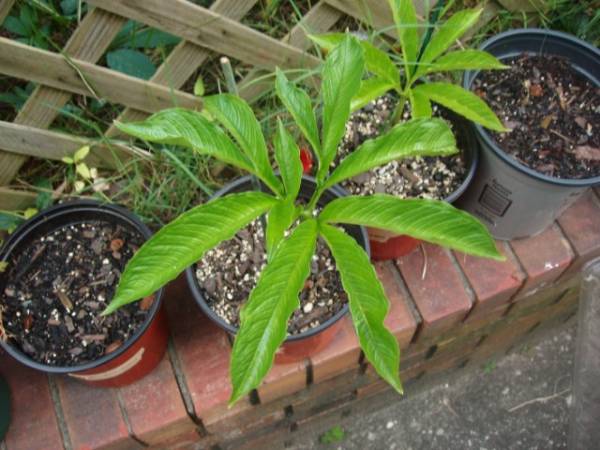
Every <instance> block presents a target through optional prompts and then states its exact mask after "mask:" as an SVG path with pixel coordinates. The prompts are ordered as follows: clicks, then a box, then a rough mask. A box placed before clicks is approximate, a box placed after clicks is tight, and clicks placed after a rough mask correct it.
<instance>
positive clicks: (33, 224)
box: [0, 200, 164, 374]
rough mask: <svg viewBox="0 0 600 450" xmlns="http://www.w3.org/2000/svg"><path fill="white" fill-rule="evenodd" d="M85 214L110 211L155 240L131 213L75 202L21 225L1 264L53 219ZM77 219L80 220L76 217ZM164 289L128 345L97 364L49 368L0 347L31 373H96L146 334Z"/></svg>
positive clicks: (5, 248) (5, 247) (0, 257)
mask: <svg viewBox="0 0 600 450" xmlns="http://www.w3.org/2000/svg"><path fill="white" fill-rule="evenodd" d="M82 210H85V211H99V212H103V211H109V212H110V214H112V215H116V216H119V217H121V218H123V219H125V220H126V221H127V222H129V223H130V224H131V225H132V226H133V227H134V228H136V229H137V231H139V232H140V233H141V234H142V236H143V237H144V239H145V240H148V239H149V238H150V237H151V236H152V231H150V228H148V226H147V225H146V224H144V223H143V222H142V221H141V220H140V219H139V218H138V217H137V216H136V215H135V214H133V213H132V212H131V211H129V210H128V209H126V208H124V207H122V206H118V205H112V204H107V203H100V202H98V201H95V200H74V201H70V202H67V203H62V204H59V205H54V206H51V207H50V208H47V209H45V210H43V211H40V212H38V213H37V214H36V215H35V216H33V217H31V218H30V219H28V220H26V221H25V222H24V223H22V224H21V225H19V226H18V227H17V228H16V229H15V231H14V232H13V233H12V234H11V235H10V237H9V238H8V239H7V241H6V242H5V243H4V245H3V246H2V248H1V249H0V261H6V260H7V259H8V257H9V256H10V254H11V252H12V250H13V249H14V247H15V246H16V245H17V244H19V243H21V241H23V240H25V239H27V237H28V235H29V234H30V233H31V232H32V231H34V230H35V229H36V228H37V227H38V226H39V225H41V224H44V223H46V222H48V221H49V220H51V219H54V218H56V217H60V216H63V215H69V214H72V213H78V212H80V211H82ZM75 219H77V216H75ZM163 292H164V287H163V288H160V289H159V290H157V291H156V292H155V293H154V296H155V298H154V302H153V303H152V307H151V308H150V310H149V311H148V315H147V317H146V320H145V321H144V323H143V324H142V325H141V326H140V327H139V328H138V329H137V330H136V332H135V333H134V334H133V336H131V337H130V338H129V339H128V340H127V341H125V342H124V343H123V345H121V346H120V347H119V348H118V349H117V350H115V351H114V352H112V353H109V354H108V355H103V356H102V357H101V358H98V359H96V360H94V361H90V362H87V363H85V364H81V365H78V366H50V365H47V364H42V363H39V362H37V361H34V360H33V359H31V358H30V357H29V356H27V355H26V354H24V353H23V352H21V351H19V350H18V349H16V348H15V347H14V346H12V345H9V343H8V342H4V341H2V340H1V339H0V347H1V348H3V349H4V350H5V351H6V352H7V353H8V354H9V355H11V356H12V357H13V358H15V359H16V360H17V361H19V362H21V363H22V364H25V365H26V366H29V367H31V368H32V369H36V370H40V371H42V372H46V373H58V374H66V373H76V372H85V371H87V370H91V369H96V368H98V367H100V366H102V365H103V364H105V363H107V362H109V361H112V360H114V359H115V358H117V357H118V356H120V355H122V354H123V353H125V352H126V351H127V350H129V349H130V348H131V347H132V346H133V345H134V344H135V343H136V342H137V341H138V340H139V339H140V338H141V337H142V336H143V335H144V333H145V332H146V330H147V329H148V327H149V326H150V324H151V323H152V321H153V320H154V318H155V316H156V314H157V312H158V311H159V308H160V306H161V303H162V296H163Z"/></svg>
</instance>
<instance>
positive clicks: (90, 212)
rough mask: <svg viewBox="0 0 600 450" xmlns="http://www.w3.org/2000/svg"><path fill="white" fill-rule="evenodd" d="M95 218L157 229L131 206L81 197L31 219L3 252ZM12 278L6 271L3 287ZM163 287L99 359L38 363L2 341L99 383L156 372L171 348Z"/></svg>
mask: <svg viewBox="0 0 600 450" xmlns="http://www.w3.org/2000/svg"><path fill="white" fill-rule="evenodd" d="M89 220H101V221H108V222H113V223H115V222H116V223H119V224H121V225H122V226H125V227H129V228H133V229H135V230H137V231H138V232H140V233H141V234H142V235H143V236H144V238H145V239H149V238H150V236H152V232H151V231H150V229H148V227H147V226H146V225H144V224H143V223H142V222H141V221H140V220H139V219H138V218H137V217H136V216H134V215H133V214H132V213H131V212H129V211H128V210H126V209H124V208H121V207H119V206H115V205H103V204H101V203H98V202H95V201H76V202H72V203H67V204H64V205H58V206H54V207H52V208H49V209H47V210H45V211H43V212H41V213H39V214H37V215H35V216H34V217H32V218H31V219H29V220H28V221H26V222H25V223H23V224H22V225H21V226H20V227H19V228H17V230H15V232H14V233H13V234H12V235H11V236H10V238H9V239H8V241H7V242H6V244H5V245H4V247H3V249H2V252H1V253H0V261H7V260H8V259H9V258H10V256H11V255H12V254H14V253H18V252H22V251H23V249H24V248H26V247H27V245H29V243H30V242H31V241H32V240H33V239H35V238H37V237H39V236H43V235H45V234H48V233H51V232H52V231H53V230H55V229H57V228H60V227H63V226H65V225H70V224H76V223H81V222H85V221H89ZM6 282H7V280H6V279H4V278H2V277H1V276H0V289H4V286H5V284H6ZM162 295H163V289H160V290H158V291H157V292H156V293H155V294H154V302H153V303H152V306H151V307H150V310H149V311H148V315H147V317H146V320H145V322H144V323H143V324H142V325H141V326H140V327H139V329H138V330H137V331H136V332H135V333H134V334H133V336H131V337H130V338H129V340H127V341H126V342H124V343H123V345H121V346H120V347H118V348H117V349H116V350H114V351H113V352H111V353H108V354H105V355H103V356H102V357H100V358H99V359H97V360H95V361H91V362H88V363H85V364H82V365H79V366H73V367H58V366H50V365H46V364H41V363H38V362H36V361H34V360H32V359H31V358H30V357H29V356H27V355H26V354H25V353H23V352H21V351H20V350H19V349H18V348H16V347H15V346H13V345H12V344H11V343H10V340H8V341H6V342H4V341H2V340H1V339H0V346H2V348H4V350H5V351H6V352H7V353H9V354H10V355H11V356H12V357H14V358H15V359H17V360H18V361H19V362H21V363H22V364H25V365H26V366H29V367H31V368H33V369H36V370H40V371H42V372H47V373H57V374H65V375H69V376H71V377H74V378H76V379H78V380H81V381H84V382H86V383H88V384H90V385H93V386H99V387H119V386H124V385H127V384H131V383H133V382H134V381H137V380H139V379H140V378H142V377H144V376H145V375H147V374H148V373H150V372H151V371H152V370H153V369H154V368H155V367H156V366H157V365H158V363H159V362H160V360H161V359H162V357H163V355H164V354H165V351H166V348H167V342H168V338H169V331H168V327H167V321H166V317H165V313H164V311H163V307H162Z"/></svg>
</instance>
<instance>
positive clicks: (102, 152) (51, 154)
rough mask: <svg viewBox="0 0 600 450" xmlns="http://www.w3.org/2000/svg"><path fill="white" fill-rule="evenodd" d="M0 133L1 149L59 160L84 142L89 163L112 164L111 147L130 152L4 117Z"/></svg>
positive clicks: (95, 165)
mask: <svg viewBox="0 0 600 450" xmlns="http://www.w3.org/2000/svg"><path fill="white" fill-rule="evenodd" d="M0 136H2V148H3V149H4V150H6V151H8V152H14V153H18V154H22V155H26V156H35V157H38V158H45V159H55V160H60V159H61V158H62V157H63V156H72V155H73V153H74V152H76V151H77V150H78V149H79V148H81V147H83V146H84V145H89V146H90V147H92V151H91V152H90V154H89V156H88V157H87V158H86V162H87V163H88V164H89V165H90V166H93V167H110V168H114V167H115V164H114V163H113V164H111V161H112V158H111V156H112V155H111V153H112V151H117V152H118V153H119V154H121V153H132V152H131V151H130V149H129V148H127V147H125V146H123V145H121V144H118V143H116V142H115V143H111V146H110V147H111V148H109V147H108V145H107V144H105V143H102V142H99V141H97V140H94V139H86V138H82V137H77V136H73V135H70V134H65V133H57V132H56V131H49V130H45V129H42V128H36V127H30V126H28V125H20V124H17V123H11V122H4V121H0Z"/></svg>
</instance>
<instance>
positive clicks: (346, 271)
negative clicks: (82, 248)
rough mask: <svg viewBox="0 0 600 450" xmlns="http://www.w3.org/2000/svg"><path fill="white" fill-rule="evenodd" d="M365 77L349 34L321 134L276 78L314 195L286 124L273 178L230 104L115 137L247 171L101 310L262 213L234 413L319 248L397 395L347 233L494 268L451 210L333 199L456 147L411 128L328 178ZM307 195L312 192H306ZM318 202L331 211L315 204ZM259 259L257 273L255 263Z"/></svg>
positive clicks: (330, 74)
mask: <svg viewBox="0 0 600 450" xmlns="http://www.w3.org/2000/svg"><path fill="white" fill-rule="evenodd" d="M363 68H364V58H363V50H362V48H361V46H360V44H359V43H358V42H357V41H356V39H355V38H353V37H352V36H349V35H348V36H346V37H345V38H344V40H343V41H342V42H341V43H340V45H339V46H338V47H336V48H335V49H334V50H333V51H331V52H330V54H329V56H328V58H327V60H326V62H325V64H324V67H323V69H322V85H321V89H322V111H323V117H322V127H321V130H320V133H319V129H318V126H317V120H316V118H315V114H314V111H313V108H312V105H311V101H310V98H309V96H308V94H307V93H306V92H305V91H303V90H302V89H300V88H299V87H297V86H295V85H294V84H293V83H291V82H289V81H288V80H287V79H285V76H284V75H283V73H281V72H278V74H277V77H278V85H279V96H280V98H281V100H282V102H283V103H284V105H285V106H286V108H287V109H288V111H289V112H290V114H291V116H292V117H293V119H294V120H295V122H296V124H297V125H298V128H299V129H300V131H301V132H302V133H303V134H304V136H305V138H306V139H307V141H308V142H310V144H311V146H312V148H313V149H314V150H315V154H316V156H317V158H316V161H315V164H316V165H317V167H318V168H317V171H316V177H315V179H314V182H311V183H310V185H308V184H307V183H306V182H304V183H303V181H302V167H301V162H300V152H299V149H298V146H297V145H296V143H295V142H294V139H293V137H292V136H291V135H290V133H289V132H288V131H287V130H286V128H285V127H284V126H283V124H282V123H281V122H280V123H279V126H278V128H277V133H276V136H275V139H274V153H275V159H276V161H277V164H278V166H279V171H280V173H279V175H277V174H276V173H275V172H274V171H273V169H272V166H271V162H270V159H269V152H268V149H267V145H266V143H265V139H264V138H263V135H262V132H261V129H260V125H259V123H258V121H257V120H256V118H255V117H254V114H253V113H252V110H251V109H250V107H249V106H248V105H247V104H246V103H245V102H244V101H243V100H241V99H240V98H238V97H236V96H233V95H230V94H220V95H215V96H211V97H207V98H205V99H204V105H205V108H206V112H205V113H199V112H195V111H189V110H184V109H180V108H175V109H168V110H164V111H161V112H158V113H156V114H154V115H153V116H151V117H150V118H148V119H147V120H145V121H143V122H138V123H130V124H118V126H119V128H120V129H121V130H122V131H124V132H126V133H129V134H131V135H133V136H136V137H138V138H141V139H145V140H151V141H153V142H158V143H169V144H179V145H183V146H186V147H189V148H192V149H194V150H195V151H198V152H201V153H203V154H208V155H212V156H214V157H216V158H219V159H221V160H223V161H226V162H228V163H230V164H233V165H236V166H237V167H239V168H242V169H244V170H246V171H248V172H250V174H252V175H253V177H254V179H255V183H254V187H253V186H252V183H250V186H248V184H245V185H243V187H240V189H241V190H242V192H234V193H230V194H227V195H223V196H220V197H218V198H214V199H212V200H211V201H209V202H208V203H206V204H203V205H200V206H196V207H194V208H192V209H191V210H189V211H188V212H186V213H184V214H182V215H181V216H180V217H178V218H177V219H175V220H173V221H172V222H171V223H169V224H168V225H166V226H165V227H164V228H162V229H161V230H160V231H159V232H157V233H156V234H155V235H154V237H153V238H152V239H151V240H149V241H148V242H146V243H145V244H144V245H143V246H142V247H141V248H140V249H139V251H138V252H137V253H136V254H135V256H134V257H133V258H132V259H131V261H130V262H129V264H128V265H127V267H126V269H125V272H124V273H123V276H122V277H121V280H120V282H119V287H118V289H117V292H116V294H115V296H114V298H113V300H112V302H111V303H110V305H109V307H108V308H107V310H106V311H105V314H106V315H108V314H111V313H113V312H115V311H117V310H118V309H119V308H120V307H122V306H124V305H127V304H129V303H132V302H135V301H136V300H138V299H140V298H143V297H144V296H146V295H149V293H151V292H154V291H155V290H156V289H158V288H160V286H162V285H164V284H165V283H166V282H168V281H169V280H172V279H174V278H175V277H176V276H177V275H178V274H179V273H180V272H182V271H183V270H185V269H186V268H187V267H189V266H191V265H193V264H194V263H196V262H197V261H199V260H200V259H201V258H202V257H203V255H205V254H206V253H207V252H208V251H209V250H210V249H212V248H214V247H215V246H217V245H219V244H220V243H222V242H223V241H227V240H229V239H231V238H234V236H236V233H238V231H239V230H240V229H243V228H244V227H246V226H248V225H249V224H251V223H252V222H255V221H256V220H257V219H258V221H261V220H262V219H261V218H262V217H264V216H265V215H266V223H265V224H264V225H263V226H264V228H265V229H264V234H265V237H264V240H265V244H264V248H265V249H266V264H265V265H264V267H261V270H260V275H259V276H258V277H257V278H258V280H257V282H256V286H254V288H253V289H252V290H251V292H250V294H249V296H248V299H247V301H246V303H245V304H244V306H243V307H242V308H241V310H240V312H239V318H240V325H239V328H238V329H237V332H236V336H235V342H234V345H233V351H232V355H231V365H230V374H231V381H232V385H233V390H232V394H231V399H230V402H231V403H232V404H233V403H235V402H236V401H237V400H239V399H240V398H241V397H242V396H244V395H246V394H247V393H248V392H250V391H251V390H252V389H254V388H256V387H257V386H258V385H259V384H260V382H261V380H262V379H263V378H264V376H265V375H266V374H267V372H268V371H269V369H270V367H271V365H272V364H273V360H274V356H275V353H276V351H277V349H278V347H279V346H280V345H281V344H282V343H283V342H284V341H285V340H286V337H287V335H288V320H289V319H290V317H291V316H292V314H293V313H294V311H295V310H297V309H298V308H299V306H300V302H299V298H298V297H299V294H301V292H302V291H304V290H305V289H308V290H311V289H312V287H311V286H310V285H309V284H307V283H306V280H307V276H308V275H309V273H310V272H311V261H313V257H314V255H315V249H316V248H318V246H319V244H318V240H319V239H321V240H322V248H323V247H325V248H327V249H328V251H329V252H330V255H331V256H330V258H331V260H332V263H334V264H335V266H336V269H337V272H339V279H340V282H341V285H342V287H343V290H344V291H345V293H346V299H347V302H348V308H349V310H350V313H351V316H352V320H353V322H354V325H355V329H356V333H357V335H358V338H359V341H360V345H361V347H362V349H363V351H364V353H365V356H366V358H367V359H368V360H369V361H370V362H371V363H372V364H373V366H374V367H375V369H376V370H377V372H378V373H379V374H380V375H381V377H382V378H384V379H385V380H387V381H388V382H389V383H390V384H391V385H392V386H393V387H394V388H395V389H396V390H398V391H401V383H400V380H399V376H398V370H399V356H400V355H399V349H398V342H397V341H396V339H395V338H394V336H393V335H392V334H391V333H390V332H389V331H388V330H387V329H386V328H385V326H384V324H383V321H384V319H385V316H386V313H387V311H388V307H389V305H388V300H387V299H386V297H385V294H384V291H383V288H382V286H381V284H380V282H379V280H378V278H377V276H376V273H375V270H374V269H373V267H372V266H371V264H370V262H369V256H368V254H367V252H366V251H365V248H363V247H361V245H360V244H359V243H358V242H357V241H356V239H354V238H353V237H352V236H351V235H349V234H348V231H349V229H348V228H346V227H347V225H367V226H374V227H378V228H383V229H388V230H391V231H394V232H396V233H406V234H409V235H411V236H414V237H416V238H419V239H425V240H428V241H431V242H435V243H438V244H441V245H447V246H449V247H452V248H456V249H458V250H460V251H463V252H467V253H471V254H475V255H480V256H485V257H491V258H497V259H498V258H499V259H502V257H501V256H500V255H499V253H498V252H497V250H496V246H495V243H494V241H493V240H492V239H491V237H490V236H489V234H488V232H487V230H486V229H485V227H484V226H483V225H482V224H480V223H479V222H478V221H477V220H476V219H474V218H473V217H471V216H469V215H468V214H466V213H464V212H462V211H458V210H456V209H455V208H453V207H452V206H451V205H449V204H447V203H444V202H437V201H432V200H418V199H412V200H399V199H397V198H394V197H392V196H389V195H373V196H365V197H356V196H345V197H338V196H337V194H336V193H335V192H331V191H330V190H331V189H333V188H334V186H335V184H336V183H338V182H339V181H342V180H344V179H346V178H349V177H352V176H355V175H357V174H358V173H360V172H363V171H365V170H369V169H370V168H373V167H376V166H378V165H381V164H385V163H387V162H389V161H391V160H394V159H398V158H401V157H404V156H408V155H418V154H437V153H439V152H442V153H447V152H448V150H449V147H454V138H453V135H452V133H451V131H450V129H449V128H448V126H447V125H446V124H445V122H443V121H442V120H440V119H427V118H424V119H418V120H414V121H410V122H407V123H404V124H399V125H397V126H395V127H393V128H392V129H390V131H389V132H388V133H387V134H385V135H382V136H380V137H379V138H377V139H374V140H370V141H367V142H365V143H364V144H363V147H362V148H361V149H357V150H356V151H355V152H353V153H352V154H351V155H349V156H348V157H347V158H345V159H344V161H343V162H342V163H340V165H339V166H338V167H337V168H336V169H335V170H334V171H333V172H332V173H330V171H329V167H330V163H331V161H333V159H334V158H335V154H336V150H337V147H338V144H339V142H340V140H341V138H342V135H343V134H344V128H345V123H346V120H347V119H348V117H349V115H350V102H351V99H352V97H353V95H354V94H355V92H356V90H357V89H358V86H359V84H360V80H361V77H362V73H363ZM207 116H209V117H210V118H212V119H214V121H215V122H217V123H218V124H220V126H219V125H217V124H216V123H215V122H212V121H211V120H209V118H207ZM221 126H222V127H223V128H225V130H226V131H224V130H223V129H222V128H221ZM230 136H231V137H232V138H233V140H232V139H231V138H230ZM234 140H235V143H234V142H233V141H234ZM259 183H260V184H259ZM304 186H307V187H310V188H311V190H308V189H307V190H306V191H303V190H304V189H305V187H304ZM234 190H235V189H234ZM302 192H306V193H307V194H309V195H310V198H309V199H308V201H303V199H305V198H307V196H308V195H307V196H303V195H302V194H301V193H302ZM328 192H329V194H328ZM325 195H329V196H330V197H331V201H330V202H329V203H327V204H323V203H320V200H321V198H322V197H323V196H325ZM321 205H323V206H321ZM365 247H366V243H365ZM317 258H318V256H317ZM257 261H258V264H261V261H260V259H257ZM222 269H223V270H226V269H227V268H222ZM217 272H219V273H221V271H220V270H217ZM215 276H217V274H215Z"/></svg>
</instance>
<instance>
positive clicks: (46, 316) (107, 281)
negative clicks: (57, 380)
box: [0, 221, 151, 367]
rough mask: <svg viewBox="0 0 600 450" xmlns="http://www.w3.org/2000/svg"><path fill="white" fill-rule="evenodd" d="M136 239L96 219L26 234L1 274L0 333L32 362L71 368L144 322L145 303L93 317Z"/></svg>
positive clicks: (130, 231) (102, 351)
mask: <svg viewBox="0 0 600 450" xmlns="http://www.w3.org/2000/svg"><path fill="white" fill-rule="evenodd" d="M143 242H144V238H143V236H142V235H141V234H140V233H139V232H138V231H137V230H134V229H131V228H129V227H125V226H122V225H120V224H114V223H109V222H104V221H88V222H81V223H75V224H71V225H65V226H63V227H61V228H58V229H56V230H55V231H53V232H51V233H49V234H46V235H44V236H38V237H37V238H34V239H33V240H32V241H31V242H30V245H29V246H28V247H27V249H26V250H25V251H23V252H22V253H20V254H18V255H14V256H13V257H12V258H11V259H10V260H9V265H8V268H7V270H6V271H5V272H4V273H3V274H2V283H1V286H2V291H1V292H0V308H1V309H2V314H1V316H2V326H3V328H4V333H5V338H7V339H8V340H9V342H10V343H11V344H12V345H14V346H15V347H16V348H18V349H20V350H21V351H22V352H24V353H25V354H26V355H27V356H29V357H30V358H31V359H33V360H34V361H37V362H39V363H42V364H47V365H50V366H60V367H73V366H78V365H82V364H84V363H87V362H90V361H94V360H97V359H98V358H100V357H102V356H103V355H105V354H107V353H110V352H112V351H115V350H116V349H117V348H119V347H120V346H121V345H122V344H123V343H124V342H125V341H127V340H128V339H129V338H130V337H131V336H132V335H133V334H134V333H135V332H136V330H137V329H138V328H139V327H140V326H141V325H142V324H143V323H144V321H145V320H146V316H147V314H148V309H149V305H150V304H151V302H150V303H148V301H146V303H145V307H142V306H141V303H133V304H130V305H127V306H125V307H123V308H121V309H119V310H118V311H117V312H115V313H114V314H111V315H109V316H107V317H101V316H100V313H101V312H102V311H103V310H104V308H105V307H106V306H107V305H108V303H109V302H110V299H111V298H112V296H113V294H114V291H115V289H116V286H117V283H118V281H119V278H120V276H121V272H122V271H123V269H124V268H125V264H126V263H127V261H128V260H129V259H130V258H131V257H132V256H133V254H134V252H135V251H136V250H137V249H138V248H139V247H140V245H142V243H143Z"/></svg>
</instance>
